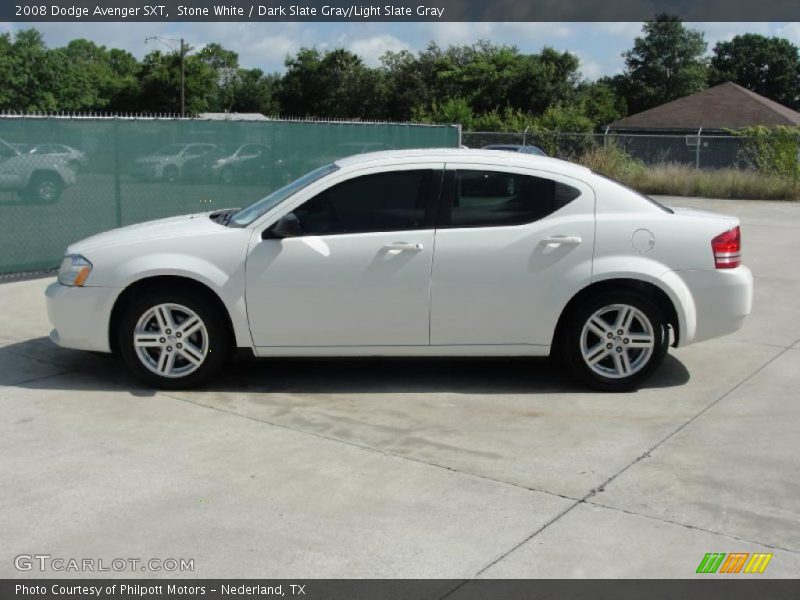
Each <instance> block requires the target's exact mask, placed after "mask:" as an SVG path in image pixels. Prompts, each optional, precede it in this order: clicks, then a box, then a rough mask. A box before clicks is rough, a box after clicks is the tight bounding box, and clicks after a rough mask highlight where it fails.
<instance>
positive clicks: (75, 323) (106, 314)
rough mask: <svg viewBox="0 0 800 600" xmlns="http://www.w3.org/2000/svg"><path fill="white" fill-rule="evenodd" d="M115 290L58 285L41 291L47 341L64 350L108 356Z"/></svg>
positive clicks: (116, 289) (117, 291) (118, 291)
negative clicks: (49, 326) (47, 323)
mask: <svg viewBox="0 0 800 600" xmlns="http://www.w3.org/2000/svg"><path fill="white" fill-rule="evenodd" d="M121 291H122V290H121V289H118V288H107V287H69V286H66V285H61V284H60V283H58V282H54V283H51V284H50V285H49V286H47V290H45V295H46V296H47V318H48V319H49V320H50V323H51V324H52V325H53V327H54V329H53V331H51V332H50V339H51V340H52V341H53V342H55V343H56V344H58V345H59V346H62V347H64V348H75V349H77V350H94V351H97V352H111V347H110V345H109V340H108V326H109V322H110V319H111V309H112V308H113V307H114V302H115V300H116V299H117V296H118V295H119V293H120V292H121Z"/></svg>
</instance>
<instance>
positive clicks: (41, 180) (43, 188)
mask: <svg viewBox="0 0 800 600" xmlns="http://www.w3.org/2000/svg"><path fill="white" fill-rule="evenodd" d="M63 189H64V184H63V183H62V182H61V179H60V178H59V177H58V175H54V174H52V173H36V174H35V175H34V176H33V177H31V181H30V184H29V185H28V190H27V195H28V197H29V198H30V199H31V200H34V201H36V202H42V203H45V204H49V203H51V202H56V201H58V199H59V198H60V197H61V192H62V190H63Z"/></svg>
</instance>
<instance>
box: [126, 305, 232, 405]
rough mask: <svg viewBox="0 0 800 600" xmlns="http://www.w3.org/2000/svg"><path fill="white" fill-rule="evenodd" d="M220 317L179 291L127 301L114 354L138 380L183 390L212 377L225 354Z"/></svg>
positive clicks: (227, 352)
mask: <svg viewBox="0 0 800 600" xmlns="http://www.w3.org/2000/svg"><path fill="white" fill-rule="evenodd" d="M224 322H225V319H224V318H223V315H221V314H220V311H219V309H218V308H217V307H216V306H215V304H214V303H213V302H210V301H209V300H208V299H206V298H203V297H192V296H189V295H185V294H179V293H151V294H147V295H145V296H144V297H141V298H138V299H136V300H135V301H133V302H132V303H131V304H130V305H129V306H128V308H127V310H126V311H125V314H124V315H123V318H122V320H121V323H120V329H119V349H120V354H121V355H122V357H123V359H124V360H125V362H126V364H127V365H128V367H129V368H130V369H131V371H133V373H134V374H135V375H136V376H138V377H139V378H140V379H143V380H145V381H146V382H148V383H150V384H151V385H154V386H156V387H160V388H165V389H178V388H189V387H193V386H195V385H198V384H200V383H202V382H204V381H206V380H208V379H209V378H210V377H211V376H213V375H214V374H216V373H217V372H218V371H219V370H220V368H221V367H222V366H223V365H224V364H225V361H226V360H227V359H228V358H229V357H230V354H231V339H230V334H229V332H228V331H227V330H226V328H225V326H224Z"/></svg>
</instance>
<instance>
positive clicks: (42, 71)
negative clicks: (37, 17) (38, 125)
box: [3, 29, 59, 111]
mask: <svg viewBox="0 0 800 600" xmlns="http://www.w3.org/2000/svg"><path fill="white" fill-rule="evenodd" d="M7 51H8V52H9V55H8V62H7V63H6V64H7V67H8V68H9V75H10V76H9V77H8V79H7V80H6V81H4V83H3V87H6V88H7V90H8V91H7V102H8V106H7V107H5V108H9V109H12V110H17V111H53V110H57V109H58V108H59V106H58V103H57V102H56V97H55V94H54V90H55V89H56V85H55V75H56V68H55V67H56V65H55V64H54V61H52V60H51V57H50V54H49V52H48V50H47V47H46V46H45V44H44V39H43V38H42V34H41V33H39V32H38V31H37V30H36V29H23V30H21V31H18V32H17V33H16V35H15V36H14V42H13V43H12V44H11V45H10V48H7Z"/></svg>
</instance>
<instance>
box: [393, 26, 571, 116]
mask: <svg viewBox="0 0 800 600" xmlns="http://www.w3.org/2000/svg"><path fill="white" fill-rule="evenodd" d="M381 60H382V64H383V75H384V76H383V83H384V86H385V90H384V97H385V98H386V101H387V110H388V112H389V115H390V118H394V119H407V118H409V115H411V114H412V112H414V113H419V107H423V108H424V109H425V111H427V112H430V111H432V110H433V107H434V105H436V106H438V107H439V110H440V109H441V107H442V106H444V104H445V103H446V102H448V101H449V100H452V99H456V98H459V99H462V100H463V101H464V102H466V103H467V105H468V106H469V108H470V110H471V112H473V113H474V114H478V115H480V114H488V113H492V112H494V113H497V114H499V113H500V112H501V111H504V110H505V108H506V107H511V108H513V109H517V110H521V111H523V112H534V113H537V114H540V113H542V112H543V111H544V110H545V109H546V108H547V107H548V106H550V105H551V104H554V103H564V104H568V103H571V102H573V101H574V99H575V91H576V86H577V84H578V81H579V72H578V67H579V61H578V58H577V57H576V56H575V55H573V54H571V53H569V52H558V51H556V50H554V49H552V48H547V47H545V48H543V49H542V51H541V53H539V54H523V53H522V52H520V50H519V49H518V48H516V47H515V46H505V45H496V44H492V43H490V42H487V41H479V42H478V43H476V44H472V45H461V46H450V47H448V48H447V49H446V50H443V49H442V48H440V47H439V46H438V45H436V44H435V43H431V44H429V45H428V47H427V48H426V49H425V50H423V51H421V52H420V53H419V54H418V55H417V56H416V57H415V56H414V55H413V54H411V53H410V52H406V51H403V52H398V53H387V54H385V55H384V56H383V57H382V59H381Z"/></svg>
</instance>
